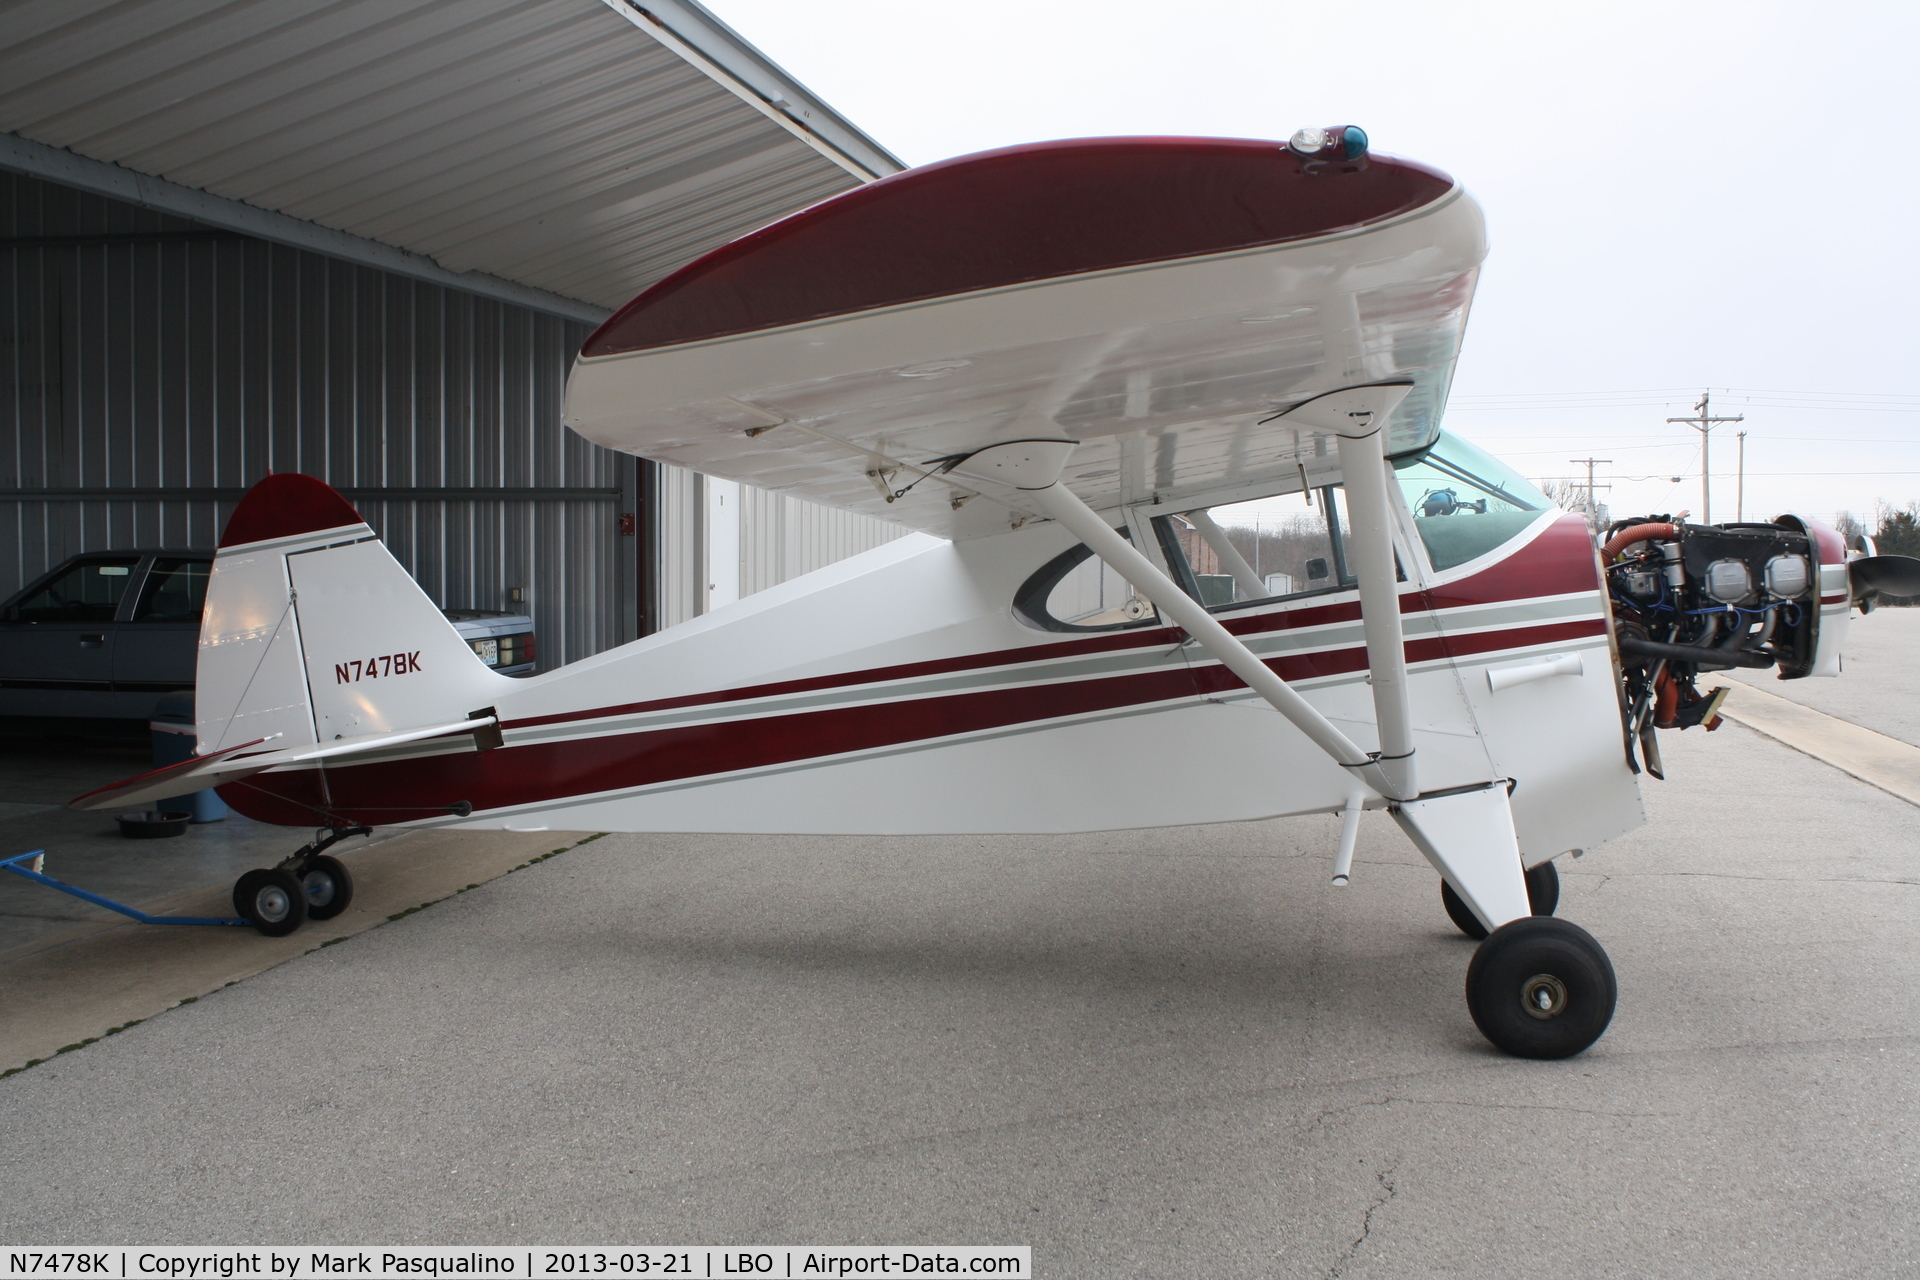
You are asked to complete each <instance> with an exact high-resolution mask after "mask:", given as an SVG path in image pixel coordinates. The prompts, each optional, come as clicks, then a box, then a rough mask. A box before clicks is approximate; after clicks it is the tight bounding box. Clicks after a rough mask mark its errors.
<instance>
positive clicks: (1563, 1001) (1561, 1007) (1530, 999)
mask: <svg viewBox="0 0 1920 1280" xmlns="http://www.w3.org/2000/svg"><path fill="white" fill-rule="evenodd" d="M1520 1007H1521V1008H1523V1009H1525V1010H1526V1011H1527V1013H1528V1014H1530V1015H1531V1016H1533V1017H1535V1018H1538V1019H1540V1020H1541V1021H1542V1022H1545V1021H1546V1020H1548V1019H1549V1018H1557V1017H1559V1016H1560V1015H1561V1014H1562V1013H1564V1012H1566V1008H1567V984H1566V983H1564V982H1562V981H1560V979H1558V978H1556V977H1554V976H1553V975H1552V974H1550V973H1536V974H1534V975H1533V976H1532V977H1531V978H1528V979H1527V980H1526V981H1525V982H1524V983H1522V984H1521V985H1520Z"/></svg>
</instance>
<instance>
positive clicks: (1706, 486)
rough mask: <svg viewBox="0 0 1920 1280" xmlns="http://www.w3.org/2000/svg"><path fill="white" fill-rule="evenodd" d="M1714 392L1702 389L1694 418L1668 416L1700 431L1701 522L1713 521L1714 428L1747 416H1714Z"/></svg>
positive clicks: (1743, 419)
mask: <svg viewBox="0 0 1920 1280" xmlns="http://www.w3.org/2000/svg"><path fill="white" fill-rule="evenodd" d="M1712 399H1713V393H1712V392H1710V391H1702V392H1701V393H1700V403H1699V404H1697V405H1695V406H1694V408H1693V411H1694V413H1695V414H1696V415H1697V416H1696V417H1692V418H1668V419H1667V421H1668V422H1684V423H1686V424H1687V425H1688V426H1690V427H1692V428H1693V429H1694V430H1695V431H1698V432H1699V433H1700V523H1701V524H1712V523H1713V486H1712V483H1711V482H1710V480H1709V477H1708V465H1707V463H1708V460H1709V458H1710V456H1711V451H1712V448H1713V429H1714V428H1715V427H1717V426H1719V425H1720V424H1721V423H1723V422H1745V421H1746V420H1747V416H1746V415H1745V414H1744V413H1743V414H1737V415H1735V416H1733V417H1730V418H1729V417H1718V418H1716V417H1714V416H1713V415H1712V414H1711V413H1709V412H1708V410H1709V409H1710V408H1711V407H1712Z"/></svg>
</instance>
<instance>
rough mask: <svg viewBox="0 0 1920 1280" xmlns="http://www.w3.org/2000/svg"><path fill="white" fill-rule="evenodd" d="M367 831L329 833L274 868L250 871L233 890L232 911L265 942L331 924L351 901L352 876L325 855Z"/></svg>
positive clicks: (341, 829) (336, 829)
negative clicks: (313, 924) (317, 923)
mask: <svg viewBox="0 0 1920 1280" xmlns="http://www.w3.org/2000/svg"><path fill="white" fill-rule="evenodd" d="M369 834H371V833H370V832H369V830H368V829H367V828H366V827H330V828H326V829H324V830H322V831H321V832H320V833H319V834H317V835H316V836H315V837H314V838H313V840H312V841H310V842H309V843H307V844H306V845H304V846H302V847H301V848H300V849H298V850H296V851H295V852H294V853H293V854H292V855H291V856H290V857H288V858H286V859H284V860H283V861H281V863H280V864H279V865H278V866H276V867H272V868H267V869H262V870H258V871H249V872H247V873H246V874H245V875H243V876H241V877H240V879H239V880H238V881H236V882H235V883H234V886H233V909H234V910H235V911H237V912H239V913H240V914H241V915H242V916H245V917H246V918H247V919H248V920H250V921H251V922H252V923H253V927H254V928H256V929H258V930H259V931H260V932H261V933H263V934H265V935H266V936H267V937H269V938H280V937H284V936H286V935H287V934H289V933H292V932H293V931H294V930H295V929H298V928H299V927H300V926H301V925H302V924H304V923H306V922H307V921H308V920H331V919H333V918H334V917H335V916H337V915H339V914H340V913H341V912H342V911H345V910H346V909H347V906H348V904H349V903H351V902H352V901H353V876H352V875H351V874H350V873H349V872H348V871H347V866H346V864H345V863H344V862H342V861H340V859H338V858H336V857H334V856H333V855H332V854H329V853H328V852H326V851H327V850H328V849H329V848H331V847H332V846H334V845H335V844H337V843H339V842H340V841H342V840H345V839H347V838H348V837H349V836H364V835H369Z"/></svg>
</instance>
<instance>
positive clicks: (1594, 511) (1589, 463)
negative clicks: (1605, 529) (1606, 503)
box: [1568, 458, 1613, 524]
mask: <svg viewBox="0 0 1920 1280" xmlns="http://www.w3.org/2000/svg"><path fill="white" fill-rule="evenodd" d="M1568 461H1570V462H1572V463H1573V465H1574V466H1576V467H1585V468H1586V469H1587V519H1588V520H1589V521H1590V522H1591V523H1593V524H1598V523H1600V505H1599V504H1598V503H1597V502H1595V501H1594V500H1593V488H1594V486H1593V469H1594V468H1595V467H1597V466H1600V465H1602V464H1605V465H1609V466H1610V465H1612V463H1613V459H1612V458H1570V459H1568ZM1606 487H1607V488H1608V489H1612V488H1613V486H1612V485H1607V486H1606Z"/></svg>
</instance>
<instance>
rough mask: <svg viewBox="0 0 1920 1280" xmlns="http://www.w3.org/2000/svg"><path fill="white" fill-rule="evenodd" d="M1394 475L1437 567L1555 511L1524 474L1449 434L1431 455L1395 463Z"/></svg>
mask: <svg viewBox="0 0 1920 1280" xmlns="http://www.w3.org/2000/svg"><path fill="white" fill-rule="evenodd" d="M1393 471H1394V475H1395V477H1396V478H1397V479H1398V480H1399V481H1400V489H1401V492H1403V493H1404V494H1405V495H1406V498H1407V506H1408V507H1409V508H1410V509H1411V510H1412V511H1413V527H1414V528H1415V529H1418V530H1419V531H1420V541H1421V542H1423V543H1425V544H1426V548H1427V558H1428V559H1430V560H1431V561H1432V562H1433V567H1434V568H1435V569H1451V568H1453V567H1454V566H1455V565H1461V564H1465V563H1466V562H1467V561H1469V560H1473V559H1476V558H1477V557H1480V556H1483V555H1485V554H1486V553H1487V552H1489V551H1492V550H1493V549H1494V548H1495V547H1498V546H1500V545H1501V544H1503V543H1506V542H1509V541H1511V540H1512V539H1514V538H1516V537H1518V536H1519V535H1520V534H1521V533H1522V532H1524V531H1525V530H1526V529H1527V528H1528V527H1529V526H1531V525H1532V524H1533V523H1534V521H1536V520H1538V519H1539V518H1540V516H1541V514H1542V513H1543V512H1546V511H1550V510H1552V509H1553V503H1552V502H1551V501H1549V500H1548V498H1547V496H1546V495H1545V494H1543V493H1541V492H1540V491H1539V490H1538V489H1536V488H1535V487H1534V486H1533V484H1532V483H1531V482H1530V481H1528V480H1526V479H1525V478H1524V477H1522V476H1521V475H1520V473H1519V472H1517V471H1515V470H1513V469H1512V468H1511V467H1509V466H1507V464H1506V463H1504V462H1501V461H1500V460H1499V459H1497V458H1495V457H1493V456H1492V455H1491V454H1488V453H1486V452H1484V451H1482V450H1480V449H1478V448H1476V447H1474V446H1473V445H1470V444H1468V443H1467V442H1466V441H1465V440H1462V439H1460V438H1459V437H1458V436H1455V435H1452V434H1450V433H1448V432H1445V431H1442V432H1441V433H1440V438H1439V439H1438V440H1437V441H1435V442H1434V445H1433V447H1432V448H1431V449H1428V450H1427V451H1426V452H1424V453H1420V454H1416V455H1414V456H1413V457H1410V458H1396V459H1394V463H1393Z"/></svg>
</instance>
